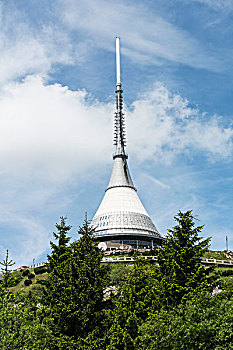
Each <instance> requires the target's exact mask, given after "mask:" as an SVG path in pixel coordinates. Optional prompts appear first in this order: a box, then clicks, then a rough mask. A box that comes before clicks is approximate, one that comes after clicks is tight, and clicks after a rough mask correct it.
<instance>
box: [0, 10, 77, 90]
mask: <svg viewBox="0 0 233 350" xmlns="http://www.w3.org/2000/svg"><path fill="white" fill-rule="evenodd" d="M0 24H1V33H0V51H1V56H0V66H1V75H0V85H3V84H5V83H7V82H9V81H11V80H14V79H18V78H21V77H24V76H26V75H28V74H35V73H40V74H42V73H43V74H46V73H47V72H50V71H51V70H52V67H53V64H55V63H56V64H57V63H62V64H72V63H73V58H72V54H71V52H72V47H71V44H70V40H69V38H68V35H67V33H65V32H64V31H63V30H62V28H60V27H59V25H57V24H55V23H53V24H52V23H47V24H46V23H45V24H44V25H43V26H41V27H40V28H36V27H34V26H33V25H32V24H30V22H29V21H27V20H25V17H24V16H22V15H21V14H20V13H19V12H18V11H17V10H16V9H15V8H14V10H13V11H12V10H10V9H8V8H7V5H6V4H5V5H3V3H2V4H1V6H0Z"/></svg>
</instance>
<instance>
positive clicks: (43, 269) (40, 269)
mask: <svg viewBox="0 0 233 350" xmlns="http://www.w3.org/2000/svg"><path fill="white" fill-rule="evenodd" d="M34 272H35V274H36V275H40V274H41V273H45V272H47V268H46V267H45V266H39V267H35V268H34Z"/></svg>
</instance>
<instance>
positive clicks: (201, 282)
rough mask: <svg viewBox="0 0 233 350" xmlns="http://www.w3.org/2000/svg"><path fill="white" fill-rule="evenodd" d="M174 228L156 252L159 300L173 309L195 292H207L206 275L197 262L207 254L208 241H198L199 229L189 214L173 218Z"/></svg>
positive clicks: (200, 227) (209, 269)
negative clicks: (173, 306) (159, 284)
mask: <svg viewBox="0 0 233 350" xmlns="http://www.w3.org/2000/svg"><path fill="white" fill-rule="evenodd" d="M175 220H176V221H177V225H176V226H174V227H173V228H172V229H171V230H168V235H167V238H166V240H165V241H164V243H163V246H162V247H161V248H160V249H159V252H158V264H159V272H160V282H161V290H162V293H161V296H162V298H163V300H164V303H165V305H171V306H172V305H174V304H177V303H179V302H180V301H181V300H182V299H183V298H189V296H190V295H191V294H193V293H194V292H195V291H196V290H197V289H200V290H201V289H203V288H204V289H206V288H207V289H211V288H212V279H213V277H210V272H212V271H213V268H205V267H204V266H203V265H202V263H201V258H202V257H203V256H204V253H205V252H206V251H207V250H208V247H209V244H210V238H206V239H203V238H202V237H199V233H200V232H201V231H202V229H203V226H196V227H195V222H194V220H195V217H194V216H193V214H192V211H191V210H189V211H186V212H185V213H182V212H181V211H179V213H178V214H177V215H176V216H175Z"/></svg>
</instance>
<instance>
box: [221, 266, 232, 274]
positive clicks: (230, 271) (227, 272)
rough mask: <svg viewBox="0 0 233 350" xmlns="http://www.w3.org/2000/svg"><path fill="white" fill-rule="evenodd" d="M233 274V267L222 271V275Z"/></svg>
mask: <svg viewBox="0 0 233 350" xmlns="http://www.w3.org/2000/svg"><path fill="white" fill-rule="evenodd" d="M232 275H233V268H231V269H229V270H223V271H221V276H232Z"/></svg>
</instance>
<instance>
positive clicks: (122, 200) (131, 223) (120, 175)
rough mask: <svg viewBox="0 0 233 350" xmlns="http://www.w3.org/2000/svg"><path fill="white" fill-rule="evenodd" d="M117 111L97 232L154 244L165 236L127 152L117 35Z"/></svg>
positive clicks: (137, 243) (134, 242)
mask: <svg viewBox="0 0 233 350" xmlns="http://www.w3.org/2000/svg"><path fill="white" fill-rule="evenodd" d="M116 68H117V69H116V70H117V85H116V90H115V92H116V112H115V140H114V141H115V146H116V151H115V153H114V155H113V160H114V164H113V169H112V174H111V178H110V181H109V184H108V187H107V189H106V190H105V195H104V198H103V200H102V202H101V204H100V206H99V208H98V210H97V212H96V214H95V216H94V218H93V219H92V222H91V225H92V226H93V227H95V228H96V229H95V236H96V237H97V238H98V240H99V241H101V242H106V241H107V242H114V243H121V244H130V245H132V246H133V247H138V246H140V247H154V246H157V245H160V244H161V241H162V239H163V238H162V236H161V235H160V234H159V232H158V230H157V228H156V227H155V225H154V224H153V222H152V220H151V218H150V217H149V215H148V213H147V211H146V210H145V208H144V206H143V205H142V203H141V201H140V199H139V197H138V195H137V190H136V188H135V187H134V184H133V181H132V179H131V176H130V172H129V168H128V164H127V159H128V156H127V155H126V153H125V127H124V114H123V112H122V110H123V103H122V93H123V90H122V88H121V72H120V38H116Z"/></svg>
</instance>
